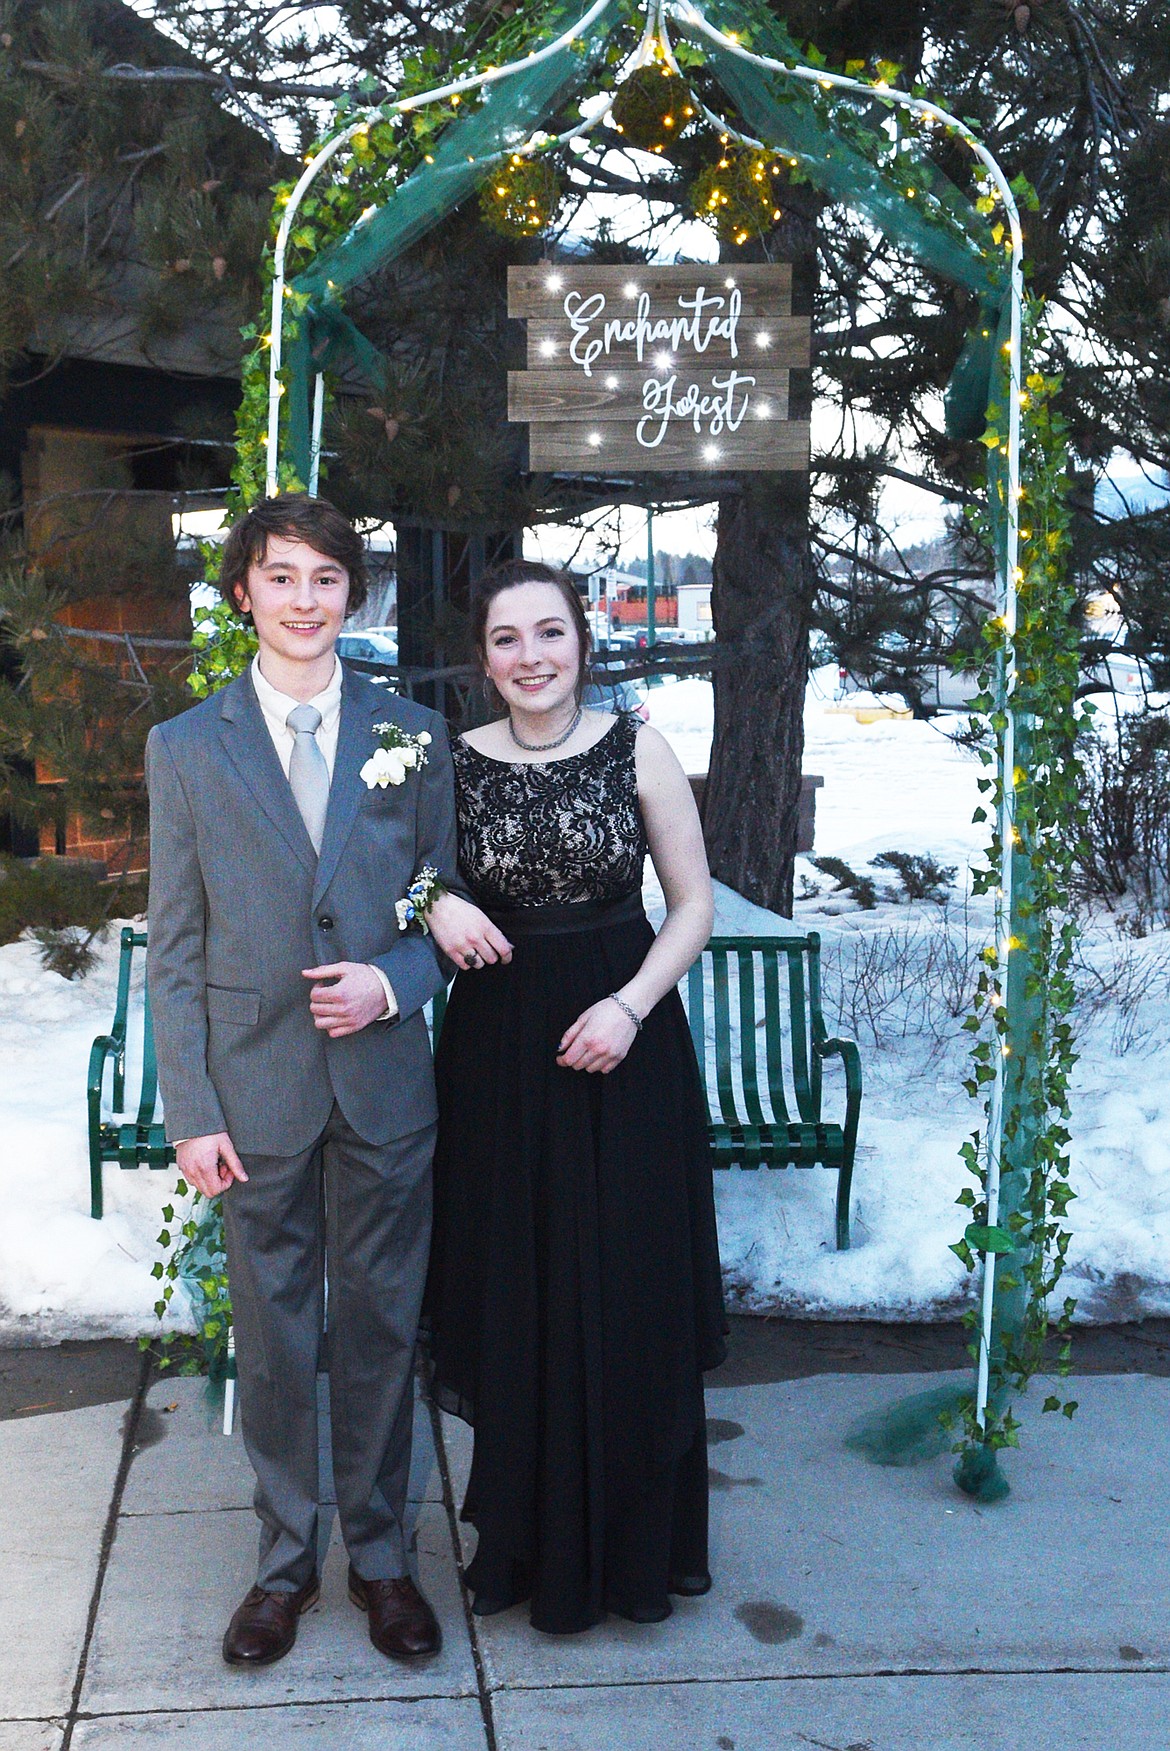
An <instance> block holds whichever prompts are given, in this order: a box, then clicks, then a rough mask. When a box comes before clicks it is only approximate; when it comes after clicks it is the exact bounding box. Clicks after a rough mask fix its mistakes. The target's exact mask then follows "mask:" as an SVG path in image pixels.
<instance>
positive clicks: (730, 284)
mask: <svg viewBox="0 0 1170 1751" xmlns="http://www.w3.org/2000/svg"><path fill="white" fill-rule="evenodd" d="M723 284H724V285H725V286H726V287H727V290H728V291H729V292H732V291H734V290H735V281H734V280H733V279H732V278H731V275H730V274H729V275H728V276H727V278H726V279H725V280H724V282H723Z"/></svg>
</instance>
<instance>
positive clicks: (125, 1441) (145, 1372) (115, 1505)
mask: <svg viewBox="0 0 1170 1751" xmlns="http://www.w3.org/2000/svg"><path fill="white" fill-rule="evenodd" d="M150 1374H151V1354H150V1351H149V1350H143V1352H142V1361H141V1365H140V1367H139V1372H138V1385H137V1386H136V1388H135V1391H134V1397H133V1398H132V1399H131V1401H130V1403H129V1405H128V1406H127V1409H126V1415H125V1417H124V1418H123V1419H122V1456H121V1458H120V1459H119V1461H118V1470H117V1473H116V1475H115V1477H114V1491H113V1494H112V1496H111V1497H110V1506H109V1511H108V1512H107V1514H106V1524H105V1527H104V1528H103V1531H102V1542H101V1545H100V1547H99V1550H98V1566H97V1574H96V1575H95V1577H94V1583H93V1592H92V1594H91V1595H90V1600H89V1612H88V1615H87V1617H86V1620H85V1635H84V1637H83V1638H82V1643H81V1654H80V1656H79V1658H78V1661H77V1674H76V1676H75V1678H74V1680H73V1694H72V1696H71V1697H70V1699H69V1712H68V1714H67V1715H66V1716H65V1732H64V1734H63V1736H62V1739H61V1751H69V1748H70V1746H71V1745H72V1743H73V1729H74V1727H75V1726H76V1725H77V1720H78V1715H79V1713H80V1710H81V1692H82V1688H83V1686H84V1684H85V1673H86V1668H87V1667H88V1665H89V1650H90V1648H91V1646H92V1645H93V1637H94V1631H95V1630H96V1628H97V1617H98V1608H99V1607H100V1605H101V1601H102V1588H103V1586H104V1585H105V1580H106V1570H107V1569H108V1568H109V1565H110V1553H111V1551H112V1550H113V1548H114V1539H115V1538H116V1537H117V1535H118V1515H119V1513H120V1511H121V1507H122V1497H123V1495H124V1493H125V1490H126V1480H127V1479H128V1477H129V1476H130V1467H131V1465H132V1464H133V1463H134V1452H135V1441H136V1439H137V1436H138V1427H139V1424H140V1423H141V1421H142V1408H143V1406H144V1404H145V1403H146V1389H147V1387H148V1386H149V1385H150Z"/></svg>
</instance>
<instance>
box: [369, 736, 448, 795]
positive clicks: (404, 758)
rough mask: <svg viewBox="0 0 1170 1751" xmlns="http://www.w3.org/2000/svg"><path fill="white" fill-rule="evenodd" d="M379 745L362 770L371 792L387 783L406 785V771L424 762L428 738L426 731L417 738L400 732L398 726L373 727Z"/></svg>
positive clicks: (429, 742)
mask: <svg viewBox="0 0 1170 1751" xmlns="http://www.w3.org/2000/svg"><path fill="white" fill-rule="evenodd" d="M374 734H375V735H376V736H377V737H378V746H377V748H376V749H375V750H374V752H373V753H372V754H371V755H370V758H369V759H368V760H367V761H366V763H365V765H364V766H363V767H362V773H361V775H362V778H363V779H364V780H365V782H366V784H367V785H368V786H369V788H370V789H371V790H373V789H374V788H375V787H380V788H381V789H382V790H385V788H386V786H387V785H388V784H405V782H406V775H407V773H408V772H411V771H414V770H416V769H417V768H418V767H420V766H425V765H426V763H427V749H428V748H429V747H430V745H431V738H430V736H429V735H428V734H427V732H426V730H420V731H419V733H418V735H417V736H412V735H411V734H410V733H409V731H407V730H403V729H399V727H398V725H397V724H375V725H374Z"/></svg>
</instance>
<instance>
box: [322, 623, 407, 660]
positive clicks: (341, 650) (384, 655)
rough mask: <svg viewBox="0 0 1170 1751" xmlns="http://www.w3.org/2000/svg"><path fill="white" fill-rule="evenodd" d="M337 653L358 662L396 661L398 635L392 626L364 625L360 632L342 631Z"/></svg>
mask: <svg viewBox="0 0 1170 1751" xmlns="http://www.w3.org/2000/svg"><path fill="white" fill-rule="evenodd" d="M337 654H338V656H341V657H351V658H356V660H357V661H358V662H359V663H391V664H393V663H397V661H398V636H397V633H396V632H395V630H394V628H393V627H383V626H364V627H363V628H362V629H361V631H360V632H343V633H342V634H341V637H340V638H339V639H338V641H337Z"/></svg>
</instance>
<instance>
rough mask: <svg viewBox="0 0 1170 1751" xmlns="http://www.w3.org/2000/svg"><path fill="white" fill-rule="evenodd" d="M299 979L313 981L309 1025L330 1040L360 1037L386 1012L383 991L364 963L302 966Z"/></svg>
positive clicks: (340, 962)
mask: <svg viewBox="0 0 1170 1751" xmlns="http://www.w3.org/2000/svg"><path fill="white" fill-rule="evenodd" d="M302 977H303V978H305V979H312V980H314V981H315V982H314V985H313V994H312V996H311V997H310V998H309V1008H310V1009H311V1010H312V1012H313V1023H314V1025H315V1026H316V1027H319V1028H321V1029H322V1030H323V1031H324V1032H325V1033H327V1034H328V1035H329V1038H330V1039H331V1040H340V1039H344V1037H345V1035H346V1034H360V1033H361V1031H362V1029H363V1028H364V1027H369V1025H370V1023H371V1022H372V1021H377V1019H378V1017H379V1016H380V1015H384V1014H385V1012H386V990H385V987H384V985H383V984H382V981H381V979H379V977H378V975H377V973H375V971H374V969H373V967H371V966H367V964H366V963H365V962H364V961H335V962H334V964H333V965H332V966H330V967H306V968H305V970H304V973H303V974H302Z"/></svg>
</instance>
